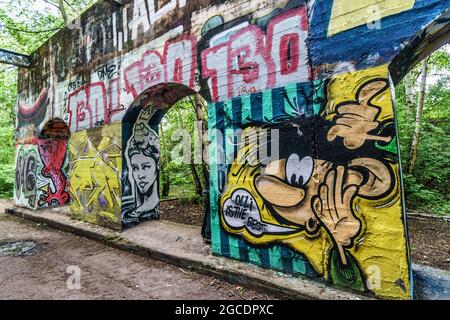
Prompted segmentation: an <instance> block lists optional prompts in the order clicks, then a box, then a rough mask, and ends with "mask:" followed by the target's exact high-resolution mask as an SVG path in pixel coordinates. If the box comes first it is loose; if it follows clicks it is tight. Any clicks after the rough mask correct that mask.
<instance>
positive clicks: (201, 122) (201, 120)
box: [193, 95, 209, 191]
mask: <svg viewBox="0 0 450 320" xmlns="http://www.w3.org/2000/svg"><path fill="white" fill-rule="evenodd" d="M193 104H194V108H195V115H196V118H197V131H198V139H199V141H198V143H199V145H200V146H201V159H202V172H203V179H204V180H203V186H204V189H205V191H207V190H208V189H209V170H208V164H207V163H206V159H205V156H204V152H205V151H206V150H207V148H208V142H207V141H206V139H204V137H205V133H206V131H207V130H208V124H207V122H206V120H205V113H204V112H203V103H202V101H201V98H200V96H199V95H195V96H194V98H193Z"/></svg>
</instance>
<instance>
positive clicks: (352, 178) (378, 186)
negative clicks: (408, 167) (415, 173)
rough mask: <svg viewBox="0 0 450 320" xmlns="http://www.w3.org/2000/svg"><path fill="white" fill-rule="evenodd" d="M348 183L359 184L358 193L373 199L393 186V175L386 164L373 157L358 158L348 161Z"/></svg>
mask: <svg viewBox="0 0 450 320" xmlns="http://www.w3.org/2000/svg"><path fill="white" fill-rule="evenodd" d="M348 167H349V171H348V183H347V184H355V185H358V186H359V191H358V195H359V196H361V197H363V198H367V199H375V198H378V197H383V196H384V195H387V194H388V193H389V192H391V191H392V188H393V187H394V186H395V180H394V179H395V177H394V174H393V172H392V170H391V169H390V167H389V166H388V165H385V164H384V163H383V162H381V161H379V160H377V159H373V158H358V159H354V160H352V161H350V163H349V166H348Z"/></svg>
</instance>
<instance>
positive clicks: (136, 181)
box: [122, 120, 159, 227]
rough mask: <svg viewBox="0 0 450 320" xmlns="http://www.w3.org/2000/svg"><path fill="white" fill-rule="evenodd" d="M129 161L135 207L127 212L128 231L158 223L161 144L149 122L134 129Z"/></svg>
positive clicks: (129, 176) (129, 147)
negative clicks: (152, 222) (148, 222)
mask: <svg viewBox="0 0 450 320" xmlns="http://www.w3.org/2000/svg"><path fill="white" fill-rule="evenodd" d="M125 157H126V160H127V167H128V179H129V180H130V182H131V184H132V190H133V193H134V205H133V206H132V207H131V208H129V209H127V210H125V211H124V213H123V217H122V224H123V225H124V227H128V226H133V225H135V224H137V223H139V222H140V221H145V220H149V219H158V218H159V195H158V173H159V141H158V135H157V133H156V132H155V131H154V130H153V129H151V128H150V126H149V125H148V124H147V123H145V121H142V120H138V121H137V122H136V124H135V125H134V129H133V135H132V136H131V138H130V139H129V140H128V143H127V149H126V154H125Z"/></svg>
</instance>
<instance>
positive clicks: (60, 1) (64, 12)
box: [58, 0, 69, 26]
mask: <svg viewBox="0 0 450 320" xmlns="http://www.w3.org/2000/svg"><path fill="white" fill-rule="evenodd" d="M58 7H59V11H60V12H61V15H62V17H63V20H64V25H65V26H67V23H68V22H69V21H68V18H67V12H66V8H64V0H59V6H58Z"/></svg>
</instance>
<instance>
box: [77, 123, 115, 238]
mask: <svg viewBox="0 0 450 320" xmlns="http://www.w3.org/2000/svg"><path fill="white" fill-rule="evenodd" d="M69 156H70V174H69V179H70V197H71V202H70V210H71V214H72V215H73V216H74V217H75V218H81V219H84V220H87V221H90V222H93V223H98V224H101V225H105V226H108V227H111V228H115V229H120V228H121V222H120V218H121V216H120V210H121V200H120V197H121V183H120V173H121V172H122V139H121V126H120V124H113V125H109V126H102V127H99V128H94V129H85V130H82V131H78V132H75V133H73V134H72V136H71V138H70V142H69Z"/></svg>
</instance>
